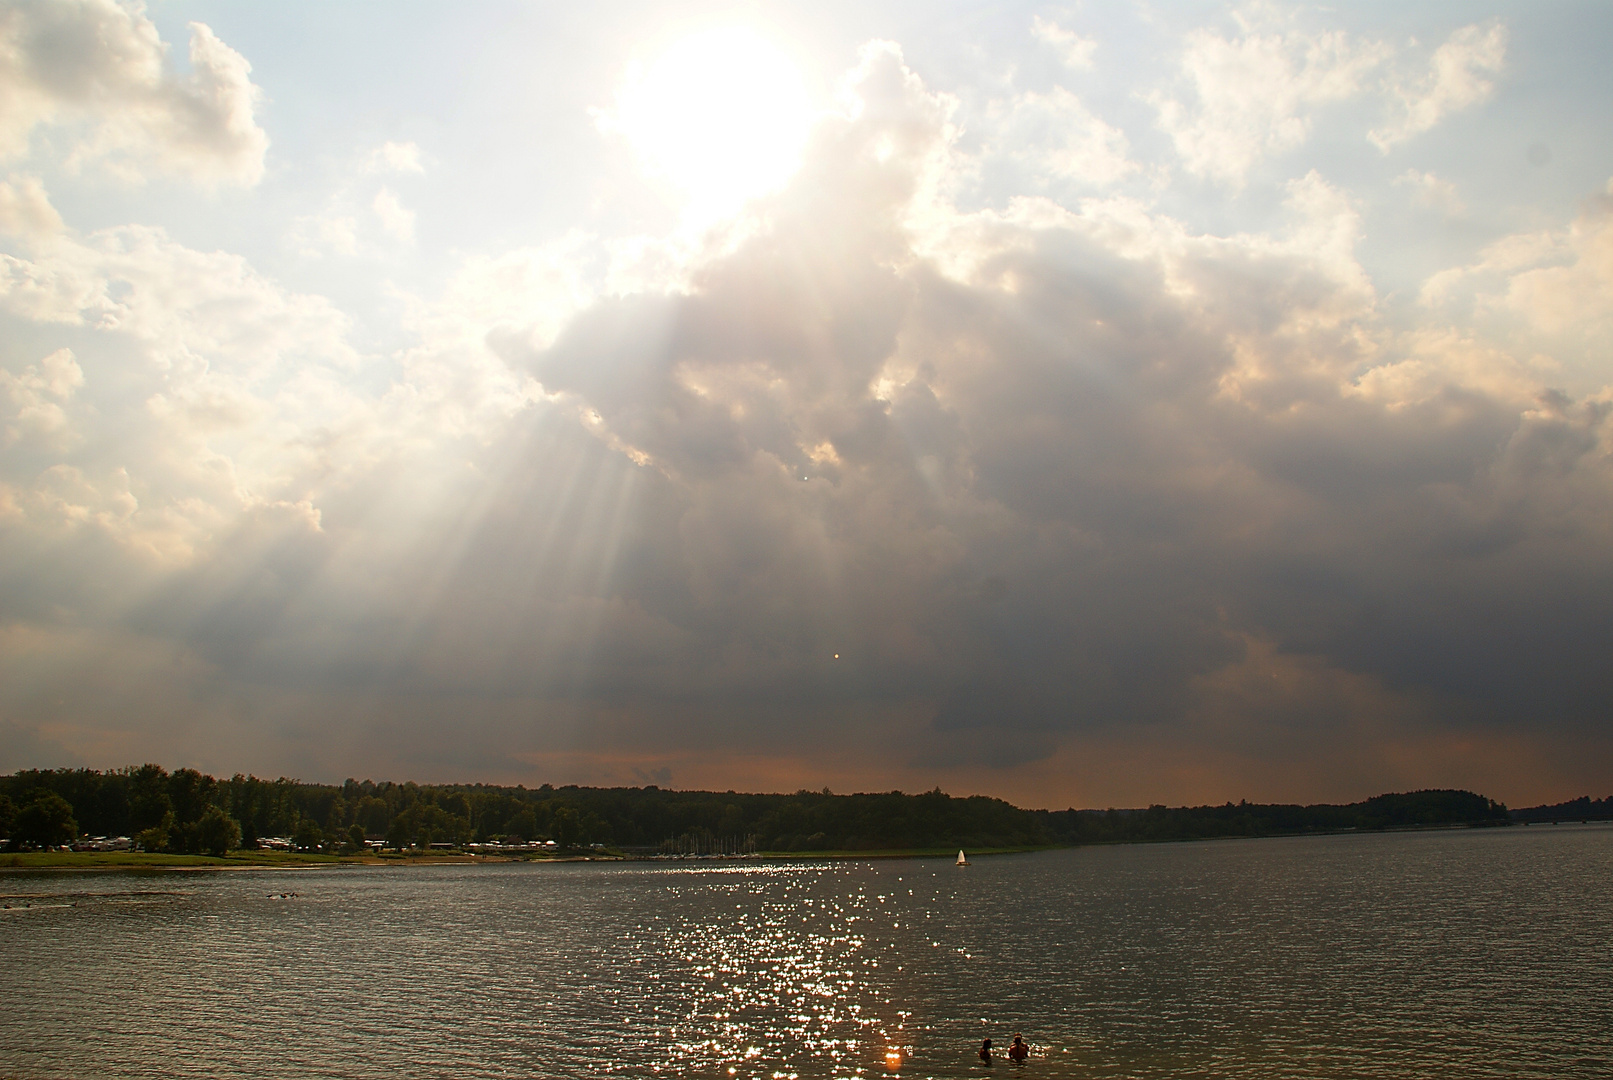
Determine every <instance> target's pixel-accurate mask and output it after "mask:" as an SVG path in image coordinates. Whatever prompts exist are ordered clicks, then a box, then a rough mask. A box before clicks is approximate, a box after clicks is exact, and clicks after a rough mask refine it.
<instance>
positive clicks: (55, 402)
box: [0, 349, 84, 445]
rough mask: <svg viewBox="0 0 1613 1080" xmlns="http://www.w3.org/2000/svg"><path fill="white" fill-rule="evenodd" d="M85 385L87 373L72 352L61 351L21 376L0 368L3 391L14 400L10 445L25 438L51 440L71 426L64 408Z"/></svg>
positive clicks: (9, 418)
mask: <svg viewBox="0 0 1613 1080" xmlns="http://www.w3.org/2000/svg"><path fill="white" fill-rule="evenodd" d="M83 385H84V371H83V369H82V368H80V367H79V366H78V363H77V361H75V360H74V359H73V352H72V350H71V349H57V350H56V351H55V352H53V353H51V354H50V355H49V356H47V357H45V358H44V359H43V360H41V361H40V362H39V363H38V364H37V365H36V364H29V365H28V366H27V367H25V368H23V370H22V373H21V374H20V375H13V374H11V372H9V371H5V370H4V369H0V390H3V391H4V392H5V394H6V396H7V398H9V399H10V404H11V411H10V414H9V415H8V416H7V422H6V425H5V440H6V444H7V445H10V444H11V443H15V442H17V441H19V440H21V439H25V438H33V439H49V438H50V437H52V436H55V435H57V434H58V433H60V432H62V431H64V430H65V429H66V427H67V414H66V412H65V411H64V406H65V405H66V404H67V403H68V402H69V401H70V400H71V399H72V397H73V395H74V394H75V393H76V392H77V391H78V389H79V387H81V386H83Z"/></svg>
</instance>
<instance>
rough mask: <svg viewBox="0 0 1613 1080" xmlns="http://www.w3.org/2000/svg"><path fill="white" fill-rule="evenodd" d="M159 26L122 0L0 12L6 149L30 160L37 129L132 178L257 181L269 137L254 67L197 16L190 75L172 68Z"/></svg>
mask: <svg viewBox="0 0 1613 1080" xmlns="http://www.w3.org/2000/svg"><path fill="white" fill-rule="evenodd" d="M165 51H166V46H165V45H164V44H163V42H162V41H161V39H160V38H159V37H158V35H157V30H156V27H155V26H153V25H152V23H151V21H150V20H149V19H148V18H147V17H146V15H145V13H144V11H143V9H142V8H140V7H139V6H137V5H129V6H125V5H122V4H118V3H116V2H115V0H62V2H59V3H48V4H36V3H28V2H26V0H23V2H17V0H9V2H7V3H6V4H5V5H4V8H3V10H0V157H13V158H16V157H26V156H27V155H28V153H29V142H30V136H31V135H32V134H33V133H34V132H35V130H36V129H39V128H43V127H50V128H54V129H59V130H61V131H63V132H65V133H66V134H67V135H68V137H69V139H70V140H71V147H72V149H71V150H70V151H69V152H68V153H67V155H66V159H65V163H66V164H67V165H68V166H69V167H80V166H82V165H84V164H87V163H91V162H93V163H97V164H99V165H101V166H103V167H105V168H107V169H108V170H110V171H111V172H113V173H114V174H115V175H118V176H121V177H124V178H126V179H131V180H139V179H143V178H145V177H146V176H148V175H149V174H151V173H153V172H157V173H171V174H177V175H180V176H185V177H188V178H190V179H193V180H197V181H201V182H203V183H218V182H223V183H233V184H254V183H256V182H257V181H258V179H259V178H260V177H261V176H262V175H263V156H264V152H265V150H266V149H267V147H268V136H267V135H266V134H265V133H264V131H263V129H262V128H261V127H259V126H258V124H257V120H256V118H255V116H254V110H255V107H256V103H257V100H258V96H259V93H258V89H257V87H255V86H254V85H253V84H252V81H251V78H250V72H251V65H250V64H248V63H247V62H246V60H245V59H244V58H243V57H242V56H241V55H240V54H239V53H237V52H235V51H234V50H232V49H231V48H229V47H228V46H227V45H225V44H224V43H223V42H221V41H219V39H218V38H217V37H216V36H215V35H214V34H213V32H212V31H211V30H210V29H208V28H207V27H206V26H204V25H202V24H201V23H192V24H191V39H190V64H191V71H190V74H188V75H185V76H179V75H177V74H176V73H175V72H174V71H173V70H172V68H171V65H170V64H169V63H168V61H167V57H166V55H165Z"/></svg>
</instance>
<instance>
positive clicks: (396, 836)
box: [386, 814, 409, 851]
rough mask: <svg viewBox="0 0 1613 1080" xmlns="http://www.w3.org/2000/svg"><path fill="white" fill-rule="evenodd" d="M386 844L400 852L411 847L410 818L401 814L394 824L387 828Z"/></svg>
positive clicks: (393, 821) (393, 820)
mask: <svg viewBox="0 0 1613 1080" xmlns="http://www.w3.org/2000/svg"><path fill="white" fill-rule="evenodd" d="M386 844H387V847H390V848H396V849H397V850H398V851H402V850H403V849H404V848H406V847H408V846H409V819H408V817H406V816H405V815H403V814H399V815H398V816H397V817H395V818H393V819H392V823H391V824H390V825H388V826H387V827H386Z"/></svg>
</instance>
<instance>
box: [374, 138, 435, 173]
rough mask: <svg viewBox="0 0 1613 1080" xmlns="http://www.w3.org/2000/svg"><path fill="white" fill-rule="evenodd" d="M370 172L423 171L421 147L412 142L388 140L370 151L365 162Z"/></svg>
mask: <svg viewBox="0 0 1613 1080" xmlns="http://www.w3.org/2000/svg"><path fill="white" fill-rule="evenodd" d="M365 166H366V170H367V171H369V172H396V173H423V172H425V171H426V166H425V164H424V162H423V161H422V160H421V154H420V147H419V146H417V145H416V144H415V143H412V142H386V143H382V144H381V145H380V146H378V147H376V148H375V149H374V150H373V151H371V152H370V156H369V159H368V161H367V162H366V163H365Z"/></svg>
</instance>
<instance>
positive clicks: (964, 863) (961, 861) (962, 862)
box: [958, 848, 969, 866]
mask: <svg viewBox="0 0 1613 1080" xmlns="http://www.w3.org/2000/svg"><path fill="white" fill-rule="evenodd" d="M958 865H959V866H968V865H969V860H968V859H965V858H964V857H963V849H962V848H959V849H958Z"/></svg>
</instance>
